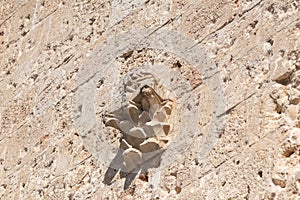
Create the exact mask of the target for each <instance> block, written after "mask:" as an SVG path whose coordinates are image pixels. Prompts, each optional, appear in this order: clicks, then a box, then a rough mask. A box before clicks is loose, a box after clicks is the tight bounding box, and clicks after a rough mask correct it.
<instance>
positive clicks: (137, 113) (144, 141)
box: [103, 85, 173, 189]
mask: <svg viewBox="0 0 300 200" xmlns="http://www.w3.org/2000/svg"><path fill="white" fill-rule="evenodd" d="M172 109H173V101H172V100H170V99H162V98H161V97H160V96H159V95H158V94H157V93H156V92H155V91H154V89H153V88H151V87H150V86H148V85H144V86H142V87H141V88H140V91H139V93H138V94H137V96H136V97H134V98H133V99H132V100H130V101H129V103H128V104H127V105H126V106H124V107H122V108H120V109H118V110H115V111H113V112H111V113H109V114H107V115H106V119H105V120H104V123H105V126H109V127H113V128H116V129H118V130H119V131H121V133H122V137H121V138H120V147H119V150H118V153H117V155H116V156H115V158H114V159H113V160H112V162H111V163H110V166H109V168H108V169H107V171H106V173H105V177H104V181H103V182H104V183H105V184H107V185H110V184H112V183H113V179H114V177H115V176H116V175H117V173H118V172H119V173H120V177H121V178H125V184H124V189H127V188H128V187H129V186H130V184H131V182H132V181H133V180H134V178H135V177H136V175H137V174H139V173H141V174H145V175H146V174H147V171H148V169H150V168H157V167H159V165H160V161H161V156H162V153H163V152H164V151H165V149H166V145H167V144H168V142H169V140H170V132H171V125H170V123H169V121H170V115H171V112H172Z"/></svg>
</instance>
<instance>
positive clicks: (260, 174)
mask: <svg viewBox="0 0 300 200" xmlns="http://www.w3.org/2000/svg"><path fill="white" fill-rule="evenodd" d="M257 174H258V176H259V177H260V178H262V175H263V172H262V171H261V170H259V171H258V173H257Z"/></svg>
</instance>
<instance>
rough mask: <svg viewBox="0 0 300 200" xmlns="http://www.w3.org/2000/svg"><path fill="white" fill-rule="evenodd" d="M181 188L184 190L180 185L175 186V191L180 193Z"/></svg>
mask: <svg viewBox="0 0 300 200" xmlns="http://www.w3.org/2000/svg"><path fill="white" fill-rule="evenodd" d="M181 190H182V189H181V187H178V186H176V187H175V191H176V193H177V194H179V193H180V192H181Z"/></svg>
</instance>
